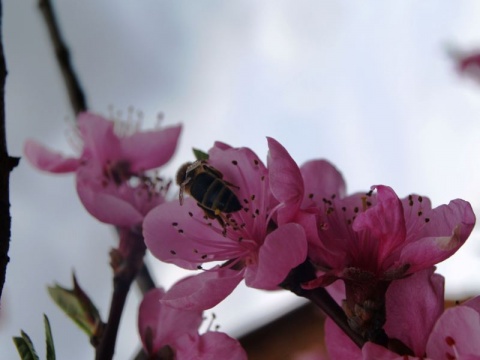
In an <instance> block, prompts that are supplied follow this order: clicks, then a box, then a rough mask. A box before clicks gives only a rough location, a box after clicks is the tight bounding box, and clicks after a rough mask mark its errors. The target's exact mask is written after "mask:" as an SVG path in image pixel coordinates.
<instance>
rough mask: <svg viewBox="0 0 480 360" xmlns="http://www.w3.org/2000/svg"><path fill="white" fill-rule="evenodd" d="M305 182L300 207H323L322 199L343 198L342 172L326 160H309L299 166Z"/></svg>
mask: <svg viewBox="0 0 480 360" xmlns="http://www.w3.org/2000/svg"><path fill="white" fill-rule="evenodd" d="M300 171H301V173H302V177H303V181H304V183H305V196H304V200H303V203H302V208H306V207H310V206H316V207H323V206H324V202H323V199H332V198H343V197H344V196H345V192H346V185H345V180H344V179H343V176H342V174H341V173H340V172H339V171H338V170H337V168H336V167H335V166H333V165H332V164H331V163H330V162H328V161H326V160H311V161H308V162H306V163H305V164H303V165H302V166H301V167H300Z"/></svg>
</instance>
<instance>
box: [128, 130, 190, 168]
mask: <svg viewBox="0 0 480 360" xmlns="http://www.w3.org/2000/svg"><path fill="white" fill-rule="evenodd" d="M181 130H182V126H181V125H177V126H171V127H167V128H164V129H161V130H155V131H143V132H137V133H135V134H133V135H132V136H128V137H125V138H121V139H120V146H121V148H122V152H123V153H124V154H125V156H126V157H127V159H128V160H130V161H131V169H132V171H145V170H149V169H154V168H157V167H159V166H162V165H164V164H166V163H167V162H168V161H169V160H170V158H171V157H172V156H173V153H174V152H175V149H176V148H177V143H178V138H179V136H180V132H181Z"/></svg>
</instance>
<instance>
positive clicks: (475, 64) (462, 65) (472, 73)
mask: <svg viewBox="0 0 480 360" xmlns="http://www.w3.org/2000/svg"><path fill="white" fill-rule="evenodd" d="M453 55H454V58H455V60H456V63H457V68H458V71H459V72H460V73H462V74H465V75H468V76H469V77H470V78H472V79H474V80H476V81H480V53H478V52H472V53H470V54H460V53H458V54H453Z"/></svg>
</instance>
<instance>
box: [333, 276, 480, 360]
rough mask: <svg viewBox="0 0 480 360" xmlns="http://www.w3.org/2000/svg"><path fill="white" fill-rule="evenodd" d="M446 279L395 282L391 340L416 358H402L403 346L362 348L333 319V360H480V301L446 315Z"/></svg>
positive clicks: (389, 303)
mask: <svg viewBox="0 0 480 360" xmlns="http://www.w3.org/2000/svg"><path fill="white" fill-rule="evenodd" d="M443 286H444V279H443V277H442V276H440V275H438V274H434V273H433V269H427V270H423V271H420V272H417V273H415V274H413V275H412V276H410V277H407V278H405V279H401V280H396V281H394V282H392V284H391V286H390V287H389V289H388V290H387V294H386V300H387V301H386V308H387V309H386V310H387V323H386V324H385V330H386V332H387V334H388V336H389V338H390V339H398V340H400V341H401V343H403V344H404V345H405V346H406V347H407V348H408V349H410V350H411V351H412V352H413V354H412V355H410V356H408V357H407V356H406V355H402V354H400V353H401V348H400V347H399V345H398V343H395V342H394V341H391V343H390V344H389V348H390V350H389V349H387V348H385V347H382V346H379V345H376V344H373V343H370V342H368V343H366V344H365V345H364V346H363V348H362V349H359V348H358V347H356V346H355V344H354V343H353V342H352V341H351V340H350V339H349V338H348V337H347V336H346V335H345V334H344V333H343V332H341V331H340V329H339V328H338V327H337V326H336V325H335V324H334V323H333V322H332V321H330V320H327V323H326V325H325V326H326V329H325V332H326V338H325V341H326V345H327V349H328V352H329V355H330V358H332V359H339V360H342V359H345V360H346V359H348V360H350V359H362V360H374V359H398V360H401V359H406V358H408V359H435V360H437V359H438V360H441V359H445V360H451V359H480V343H479V342H478V338H479V336H480V297H476V298H474V299H472V300H469V301H467V302H465V303H463V304H462V305H459V306H455V307H453V308H450V309H447V310H445V311H443V301H444V300H443Z"/></svg>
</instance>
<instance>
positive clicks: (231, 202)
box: [177, 160, 242, 224]
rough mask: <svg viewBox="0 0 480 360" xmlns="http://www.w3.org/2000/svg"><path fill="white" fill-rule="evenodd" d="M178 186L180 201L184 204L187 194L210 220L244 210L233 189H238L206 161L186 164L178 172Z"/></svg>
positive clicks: (219, 218) (220, 220)
mask: <svg viewBox="0 0 480 360" xmlns="http://www.w3.org/2000/svg"><path fill="white" fill-rule="evenodd" d="M177 184H178V185H179V186H180V193H179V200H180V204H183V194H184V193H185V192H186V193H188V194H190V196H191V197H192V198H194V199H195V200H196V201H197V205H198V206H199V207H201V208H202V209H203V211H204V212H205V215H207V216H208V217H209V218H212V219H214V218H215V219H217V220H219V222H220V224H223V221H222V219H221V213H227V214H228V213H233V212H235V211H239V210H240V209H241V208H242V205H241V204H240V201H239V200H238V198H237V196H236V195H235V193H234V192H233V191H232V189H231V188H232V187H235V188H238V186H235V185H233V184H231V183H229V182H228V181H226V180H224V179H223V174H222V173H221V172H220V171H218V170H217V169H215V168H214V167H212V166H209V165H207V162H206V161H204V160H197V161H195V162H193V163H191V162H188V163H186V164H184V165H183V166H182V167H181V168H180V169H179V170H178V172H177Z"/></svg>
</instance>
